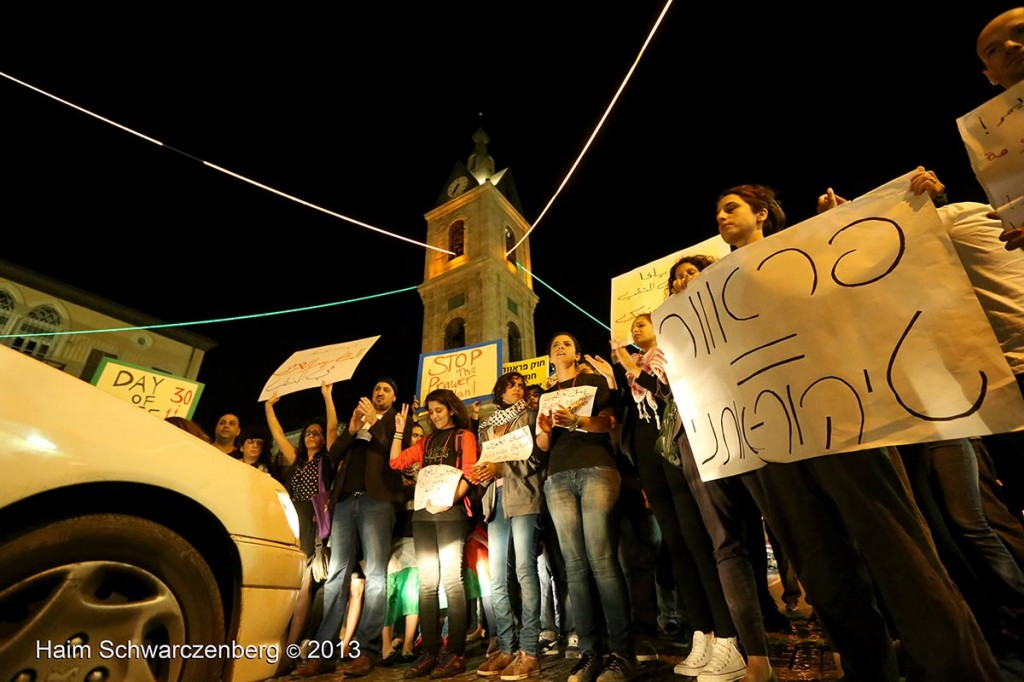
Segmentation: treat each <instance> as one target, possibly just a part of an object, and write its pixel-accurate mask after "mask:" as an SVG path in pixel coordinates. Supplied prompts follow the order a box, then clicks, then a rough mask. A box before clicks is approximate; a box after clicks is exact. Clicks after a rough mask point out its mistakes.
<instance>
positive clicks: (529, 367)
mask: <svg viewBox="0 0 1024 682" xmlns="http://www.w3.org/2000/svg"><path fill="white" fill-rule="evenodd" d="M501 372H502V374H508V373H509V372H519V373H520V374H522V375H523V380H524V383H525V384H526V385H527V386H529V385H531V384H536V385H537V386H543V385H544V382H545V381H546V380H547V378H548V356H546V355H542V356H540V357H538V358H530V359H529V360H519V361H517V362H506V363H505V364H504V365H502V366H501Z"/></svg>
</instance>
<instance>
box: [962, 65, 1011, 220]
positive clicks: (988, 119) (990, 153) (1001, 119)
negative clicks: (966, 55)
mask: <svg viewBox="0 0 1024 682" xmlns="http://www.w3.org/2000/svg"><path fill="white" fill-rule="evenodd" d="M956 124H957V126H958V127H959V128H960V136H961V137H962V138H963V140H964V144H966V145H967V155H968V156H969V157H970V159H971V166H972V167H973V168H974V174H975V175H976V176H977V177H978V182H980V183H981V185H982V187H984V188H985V193H986V194H988V200H989V203H990V204H992V206H994V207H995V208H996V211H997V212H998V213H999V216H1000V217H1001V218H1002V219H1003V221H1004V222H1006V223H1007V224H1009V225H1010V226H1012V227H1021V226H1022V225H1024V81H1021V82H1020V83H1017V84H1016V85H1014V86H1013V87H1012V88H1010V89H1009V90H1006V91H1005V92H1003V93H1002V94H1000V95H997V96H995V97H993V98H992V99H990V100H989V101H988V102H986V103H985V104H983V105H981V106H980V107H978V108H977V109H975V110H974V111H972V112H971V113H969V114H967V115H965V116H961V117H960V118H958V119H957V121H956Z"/></svg>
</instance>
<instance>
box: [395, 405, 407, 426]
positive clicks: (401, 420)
mask: <svg viewBox="0 0 1024 682" xmlns="http://www.w3.org/2000/svg"><path fill="white" fill-rule="evenodd" d="M408 416H409V406H408V405H406V404H405V403H402V409H401V410H399V411H398V412H396V413H395V433H405V422H406V419H407V418H408Z"/></svg>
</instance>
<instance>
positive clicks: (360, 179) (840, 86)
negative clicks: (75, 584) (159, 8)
mask: <svg viewBox="0 0 1024 682" xmlns="http://www.w3.org/2000/svg"><path fill="white" fill-rule="evenodd" d="M896 4H897V3H887V4H882V5H877V6H871V7H869V6H866V5H865V4H863V3H856V4H854V3H843V4H842V5H843V6H842V7H838V6H834V7H826V8H821V9H816V10H815V12H814V14H813V15H809V14H806V13H799V12H797V11H796V10H795V9H786V8H782V7H780V5H782V3H771V5H770V6H768V5H767V4H766V5H763V6H762V8H761V9H757V10H753V11H752V10H745V9H742V8H740V7H738V6H736V5H734V4H732V3H713V4H712V5H713V6H699V7H698V6H697V5H695V4H693V3H683V2H681V1H680V0H677V1H676V2H675V4H674V5H673V6H672V7H671V8H670V10H669V13H668V16H667V17H666V19H665V21H664V22H663V24H662V25H661V27H660V29H659V31H658V33H657V34H656V35H655V37H654V40H653V42H652V44H651V45H650V47H649V48H648V50H647V52H646V53H645V54H644V56H643V58H642V60H641V62H640V64H639V67H638V68H637V70H636V73H635V74H634V76H633V79H632V80H631V82H630V84H629V85H628V86H627V88H626V90H625V92H624V93H623V95H622V96H621V98H620V100H619V102H618V104H617V106H616V108H615V110H614V111H613V112H612V115H611V117H610V118H609V120H608V121H607V122H606V124H605V126H604V128H603V130H602V132H601V133H600V135H599V136H598V138H597V140H596V141H595V143H594V145H593V146H592V147H591V149H590V151H589V152H588V154H587V156H586V157H585V158H584V160H583V163H582V164H581V166H580V167H579V169H578V170H577V172H576V174H575V176H574V177H573V178H572V179H571V180H570V182H569V185H568V186H567V188H566V190H565V191H564V192H563V193H562V194H561V196H560V197H559V199H558V200H557V202H556V203H555V205H554V207H553V208H552V209H551V211H550V212H549V213H548V214H547V215H546V216H545V218H544V219H543V220H542V221H541V223H540V225H539V226H538V228H537V231H536V232H535V233H534V235H533V236H532V237H531V245H532V251H533V267H534V271H535V272H536V274H537V275H538V276H539V277H540V278H541V279H543V280H545V281H546V282H549V283H550V284H551V285H552V286H554V287H555V288H557V289H558V290H560V291H561V292H562V293H564V294H565V295H566V296H568V297H569V298H571V299H573V300H574V301H575V302H576V303H578V304H579V305H580V306H582V307H583V308H585V309H586V310H588V311H589V312H591V313H592V314H594V315H595V316H597V317H598V318H600V319H606V318H607V317H608V302H609V295H610V286H609V282H610V279H611V278H612V277H613V276H615V275H617V274H621V273H622V272H625V271H627V270H630V269H632V268H635V267H637V266H639V265H642V264H643V263H646V262H648V261H650V260H653V259H654V258H657V257H659V256H662V255H664V254H666V253H669V252H671V251H675V250H677V249H680V248H683V247H685V246H688V245H690V244H693V243H695V242H697V241H700V240H702V239H705V238H707V237H709V236H711V235H713V234H715V232H716V228H715V222H714V203H715V199H716V197H717V195H718V193H719V192H721V191H722V190H723V189H725V188H727V187H729V186H730V185H733V184H737V183H741V182H758V183H764V184H768V185H771V186H773V187H775V188H776V189H777V190H779V192H780V195H781V198H782V204H783V207H784V209H785V210H786V212H787V214H788V215H789V218H790V223H791V224H792V223H795V222H799V221H800V220H801V219H804V218H806V217H809V215H810V214H811V212H812V211H813V204H814V199H815V197H816V196H817V195H818V194H819V193H821V192H822V191H824V189H825V188H826V187H827V186H832V187H834V188H835V189H836V191H837V192H838V193H840V194H842V195H844V196H847V197H852V196H856V195H858V194H861V193H863V192H866V191H868V190H870V189H872V188H874V187H876V186H878V185H880V184H882V183H883V182H885V181H887V180H889V179H891V178H893V177H896V176H897V175H901V174H903V173H905V172H907V171H909V170H912V169H913V168H914V167H915V166H916V165H918V164H921V165H924V166H926V167H927V168H930V169H933V170H935V171H936V172H937V173H938V174H939V177H940V178H942V179H943V180H944V181H945V182H946V184H947V186H948V188H949V195H950V199H951V200H953V201H959V200H981V201H983V200H984V195H983V193H982V191H981V188H980V187H979V186H978V184H977V182H976V181H975V180H974V177H973V175H972V173H971V170H970V166H969V163H968V161H967V156H966V153H965V152H964V149H963V145H962V143H961V141H960V138H959V135H958V132H957V129H956V123H955V119H956V118H957V117H958V116H960V115H962V114H964V113H966V112H967V111H969V110H971V109H973V108H974V107H976V106H978V105H980V104H981V103H982V102H984V101H985V100H987V99H989V98H990V97H992V96H994V95H995V94H996V92H997V91H996V89H995V88H992V87H991V86H989V85H988V83H987V81H986V80H985V78H984V76H983V75H982V74H981V68H982V66H981V63H980V62H979V61H978V59H977V57H976V56H975V54H974V42H975V38H976V36H977V33H978V31H979V29H980V28H981V26H983V25H984V24H985V23H986V21H987V20H988V19H990V18H991V17H992V16H994V15H995V14H998V13H999V12H1001V11H1003V10H1005V9H1007V8H1008V7H1010V6H1012V5H1006V4H1001V3H991V4H989V3H969V5H970V6H967V5H968V3H963V4H964V5H965V6H964V7H963V8H960V9H958V10H957V12H958V14H955V15H954V14H952V13H950V12H948V11H943V12H941V14H940V13H939V10H938V9H937V7H936V6H925V7H926V9H927V11H926V12H925V11H921V10H920V9H913V8H910V7H909V6H908V7H906V8H903V7H902V6H901V7H898V8H894V7H893V6H894V5H896ZM347 5H348V4H347V3H346V4H343V5H339V6H337V7H333V8H332V9H333V11H331V12H327V11H325V10H322V9H316V10H314V9H304V8H301V7H291V6H289V8H288V9H287V10H280V9H278V12H277V13H269V12H268V13H263V14H258V13H255V12H254V11H253V10H251V9H248V8H247V9H246V13H245V14H244V15H234V14H232V15H229V16H215V15H212V14H209V13H207V11H206V10H204V12H203V13H202V14H199V13H196V14H194V15H188V16H185V13H184V11H183V10H177V11H179V12H181V14H178V15H175V16H159V17H144V16H133V15H132V16H121V15H113V14H111V15H110V16H103V15H102V14H99V13H97V11H96V10H95V8H90V9H89V12H88V14H83V15H82V16H73V15H68V14H61V16H60V17H59V18H57V17H50V18H48V19H45V20H40V21H38V22H36V23H26V24H25V25H24V26H20V27H19V26H18V25H17V24H11V23H9V24H8V25H7V26H6V27H5V29H6V31H5V32H6V33H7V34H8V35H7V38H8V39H7V41H6V43H5V46H4V48H3V49H2V50H0V71H3V72H4V73H7V74H9V75H11V76H13V77H15V78H18V79H21V80H24V81H27V82H29V83H31V84H33V85H35V86H37V87H39V88H41V89H44V90H47V91H49V92H51V93H53V94H55V95H57V96H59V97H62V98H65V99H67V100H70V101H71V102H74V103H75V104H78V105H80V106H82V107H84V108H87V109H90V110H92V111H95V112H96V113H98V114H101V115H103V116H105V117H107V118H110V119H112V120H114V121H117V122H119V123H121V124H123V125H126V126H128V127H131V128H134V129H136V130H138V131H139V132H142V133H144V134H146V135H148V136H151V137H154V138H156V139H159V140H161V141H163V142H164V143H166V144H168V145H170V146H172V147H175V148H177V149H180V150H182V151H184V152H187V153H188V154H191V155H193V156H195V157H198V158H201V159H205V160H208V161H210V162H212V163H215V164H218V165H221V166H224V167H226V168H228V169H230V170H232V171H235V172H238V173H240V174H243V175H247V176H249V177H251V178H253V179H255V180H257V181H259V182H262V183H265V184H268V185H271V186H273V187H276V188H278V189H280V190H282V191H285V192H289V193H292V194H295V195H297V196H299V197H301V198H303V199H306V200H308V201H310V202H313V203H315V204H319V205H321V206H324V207H326V208H329V209H331V210H334V211H337V212H339V213H342V214H345V215H348V216H351V217H353V218H356V219H359V220H362V221H364V222H367V223H370V224H372V225H375V226H378V227H380V228H383V229H386V230H389V231H394V232H398V233H401V234H404V235H407V236H409V237H411V238H414V239H417V240H423V239H424V238H425V235H426V223H425V221H424V220H423V214H424V213H426V212H427V211H429V210H430V209H431V208H433V207H434V204H435V201H436V199H437V197H438V195H439V193H440V191H441V190H442V188H443V187H444V184H445V180H446V179H447V177H448V173H449V171H450V170H451V168H452V165H453V163H454V162H455V161H456V160H461V161H465V160H466V158H467V157H468V155H469V154H470V153H471V151H472V149H473V142H472V139H471V136H472V135H473V133H474V132H475V131H476V129H477V127H478V122H479V118H478V114H479V113H480V112H483V126H484V128H485V130H486V131H487V133H488V135H489V136H490V138H491V144H490V146H489V151H490V153H491V154H492V156H493V157H494V159H495V162H496V165H497V168H498V169H501V168H506V167H508V168H510V169H511V172H512V174H513V176H514V178H515V182H516V185H517V187H518V190H519V194H520V197H521V199H522V203H523V209H524V217H525V218H526V219H527V220H528V221H530V222H532V221H533V220H534V219H535V218H536V217H537V215H538V214H539V213H540V211H541V209H542V208H543V207H544V204H545V203H546V202H547V201H548V199H549V198H550V196H551V195H552V194H553V193H554V191H555V189H556V188H557V187H558V184H559V183H560V182H561V180H562V178H563V177H564V175H565V173H566V172H567V170H568V168H569V167H570V165H571V164H572V162H573V161H574V160H575V158H576V156H577V155H578V154H579V152H580V150H581V149H582V147H583V145H584V143H585V142H586V140H587V138H588V137H589V136H590V134H591V132H592V130H593V128H594V126H595V125H596V123H597V121H598V120H599V118H600V116H601V114H602V113H603V112H604V109H605V107H606V106H607V105H608V103H609V101H610V100H611V97H612V95H613V94H614V93H615V91H616V89H617V88H618V87H619V85H620V83H621V81H622V79H623V77H624V76H625V74H626V72H627V70H628V69H629V66H630V65H631V64H632V62H633V60H634V59H635V57H636V55H637V52H638V51H639V49H640V46H641V45H642V44H643V41H644V39H645V38H646V36H647V33H648V32H649V30H650V28H651V26H652V25H653V23H654V21H655V19H656V17H657V16H658V14H659V12H660V11H661V8H662V4H661V3H649V2H629V3H616V4H615V5H613V6H610V7H601V6H597V4H596V3H582V2H573V3H559V4H555V3H537V2H516V3H504V4H502V3H495V4H485V3H444V4H442V3H419V4H417V5H416V6H415V8H414V9H411V10H410V9H408V8H406V7H405V6H404V5H394V6H391V5H382V4H378V5H377V7H376V9H367V8H363V7H360V8H359V9H358V11H356V10H355V9H353V8H352V7H349V6H347ZM428 5H433V6H428ZM883 8H884V9H883ZM54 21H58V22H59V24H60V28H61V29H62V30H54V26H53V22H54ZM125 22H127V25H128V26H129V27H134V29H133V30H129V29H127V28H125ZM0 107H2V109H0V110H2V112H3V114H2V120H3V122H4V125H3V126H2V132H0V136H2V137H0V139H2V140H3V145H2V148H0V149H2V158H3V162H4V164H5V165H6V167H7V173H5V175H6V177H7V180H6V181H5V183H4V191H3V193H2V195H0V196H2V197H3V226H4V230H3V231H4V233H5V235H6V236H7V237H8V239H7V240H6V242H5V244H6V248H5V249H4V253H3V257H4V258H6V259H8V260H11V261H14V262H16V263H19V264H21V265H24V266H27V267H30V268H32V269H35V270H37V271H38V272H40V273H43V274H46V275H50V276H52V277H55V278H57V279H60V280H62V281H64V282H66V283H68V284H72V285H75V286H79V287H82V288H84V289H87V290H89V291H92V292H94V293H96V294H99V295H102V296H105V297H107V298H110V299H112V300H115V301H118V302H121V303H123V304H125V305H128V306H131V307H133V308H136V309H138V310H140V311H142V312H145V313H147V314H150V315H153V316H155V317H158V318H161V319H164V320H166V321H169V322H174V321H184V320H196V319H204V318H213V317H225V316H231V315H241V314H250V313H257V312H263V311H273V310H280V309H286V308H293V307H299V306H306V305H314V304H319V303H327V302H331V301H339V300H344V299H348V298H353V297H358V296H367V295H371V294H375V293H379V292H384V291H389V290H393V289H399V288H404V287H408V286H414V285H417V284H419V283H420V281H421V280H422V277H423V258H424V254H423V251H422V249H421V248H419V247H416V246H413V245H410V244H407V243H404V242H399V241H396V240H393V239H390V238H387V237H384V236H381V235H378V234H375V233H372V232H369V231H366V230H364V229H363V228H359V227H356V226H354V225H351V224H350V223H346V222H342V221H339V220H337V219H335V218H331V217H328V216H325V215H322V214H320V213H317V212H314V211H312V210H310V209H308V208H304V207H302V206H299V205H297V204H294V203H292V202H289V201H287V200H284V199H281V198H279V197H276V196H274V195H271V194H269V193H266V192H264V191H262V190H259V189H256V188H253V187H250V186H248V185H245V184H243V183H241V182H239V181H237V180H234V179H232V178H229V177H227V176H224V175H222V174H220V173H217V172H216V171H213V170H210V169H208V168H205V167H204V166H202V165H200V164H199V163H197V162H196V161H194V160H191V159H188V158H185V157H184V156H181V155H179V154H175V153H174V152H172V151H169V150H167V149H161V148H159V147H157V146H154V145H152V144H150V143H148V142H145V141H143V140H140V139H138V138H136V137H134V136H132V135H129V134H128V133H125V132H123V131H121V130H117V129H115V128H113V127H111V126H109V125H106V124H104V123H101V122H99V121H97V120H95V119H93V118H90V117H88V116H86V115H83V114H81V113H79V112H77V111H75V110H73V109H71V108H69V107H67V106H65V105H62V104H59V103H57V102H54V101H53V100H50V99H48V98H46V97H43V96H41V95H39V94H37V93H34V92H32V91H30V90H28V89H26V88H24V87H22V86H20V85H17V84H14V83H11V82H10V81H7V80H5V79H0ZM536 292H537V293H538V295H539V296H540V303H539V305H538V308H537V315H536V325H537V339H538V349H540V348H541V347H543V346H544V345H545V344H546V340H547V338H548V337H549V336H550V335H551V333H553V332H554V331H556V330H559V329H562V328H565V329H567V330H568V331H571V332H573V333H575V334H576V335H577V336H579V337H580V338H581V341H582V342H583V346H584V350H585V351H587V352H591V353H595V352H596V353H598V354H602V355H605V354H606V352H607V332H606V331H605V330H604V329H602V328H601V327H600V326H598V325H597V324H595V323H594V322H593V321H591V320H589V319H588V318H586V317H585V316H583V315H582V314H580V313H578V312H576V311H575V310H574V309H572V308H571V307H570V306H568V305H567V304H565V303H564V302H562V301H561V300H559V299H558V298H557V297H555V296H554V295H553V294H551V293H550V292H549V291H548V290H546V289H545V288H544V287H543V286H541V285H537V286H536ZM421 325H422V305H421V303H420V299H419V296H418V294H416V293H415V292H410V293H405V294H399V295H395V296H390V297H386V298H381V299H377V300H375V301H372V302H365V303H358V304H351V305H345V306H339V307H336V308H329V309H327V310H325V311H321V312H316V313H303V314H296V315H290V316H282V317H274V318H266V319H261V320H256V321H244V322H236V323H225V324H214V325H206V326H196V327H191V329H192V330H193V331H195V332H198V333H201V334H203V335H205V336H208V337H210V338H212V339H214V340H215V341H216V342H217V344H218V346H217V347H216V348H215V349H213V350H212V351H210V352H209V353H208V354H207V356H206V360H205V361H204V364H203V368H202V370H201V372H200V376H199V379H200V380H201V381H204V382H205V383H206V384H207V387H206V393H205V394H204V396H203V399H202V402H201V404H200V406H199V410H198V412H197V415H196V416H197V419H198V421H199V422H200V423H201V424H203V425H204V426H205V427H207V428H209V427H211V426H212V422H213V421H214V420H216V418H217V416H218V415H219V414H220V413H221V412H223V411H234V412H237V413H238V414H240V415H241V416H242V417H243V421H245V420H252V419H255V418H259V419H262V409H261V407H260V406H259V405H258V404H257V403H256V402H255V399H256V397H257V395H258V393H259V390H260V388H261V387H262V385H263V383H264V382H265V381H266V378H267V377H268V376H269V374H270V372H272V371H273V370H274V369H275V368H276V367H277V366H278V365H279V364H280V363H281V362H283V361H284V359H285V358H287V356H288V355H290V354H291V353H292V352H293V351H295V350H299V349H302V348H309V347H314V346H318V345H324V344H328V343H336V342H340V341H347V340H352V339H357V338H362V337H365V336H370V335H375V334H380V335H382V338H381V340H380V341H379V342H378V343H377V345H376V346H375V347H374V348H373V349H372V351H371V352H370V354H369V355H368V356H367V357H366V359H365V360H364V361H363V363H362V365H361V367H360V369H359V371H358V372H357V373H356V376H355V378H354V380H353V381H351V382H347V383H346V384H345V385H339V386H338V387H337V388H336V390H335V396H336V399H337V404H338V406H339V414H340V415H341V418H342V419H344V418H346V417H347V416H348V414H349V410H350V409H351V406H352V405H353V404H354V401H355V398H356V396H358V395H361V394H366V393H367V391H368V390H369V388H370V386H371V385H372V383H373V381H374V380H375V378H376V377H377V376H378V375H380V374H382V373H387V374H391V375H393V376H394V377H395V378H396V379H397V380H398V383H399V387H400V390H401V394H402V395H403V396H411V394H412V390H413V382H414V376H415V369H416V363H417V356H418V353H419V339H420V334H421ZM321 407H322V403H321V402H320V397H319V395H318V394H316V393H315V392H305V393H301V394H295V395H292V396H287V397H286V398H284V399H283V400H282V402H281V404H280V411H279V413H280V414H281V416H282V421H283V422H284V425H285V427H286V428H297V427H298V426H299V423H300V421H301V420H302V419H303V418H305V417H307V416H311V415H312V414H314V413H315V412H317V411H319V410H320V409H321Z"/></svg>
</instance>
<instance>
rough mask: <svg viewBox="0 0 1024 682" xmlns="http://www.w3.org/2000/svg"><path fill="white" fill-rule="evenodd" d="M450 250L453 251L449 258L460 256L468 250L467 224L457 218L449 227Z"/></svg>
mask: <svg viewBox="0 0 1024 682" xmlns="http://www.w3.org/2000/svg"><path fill="white" fill-rule="evenodd" d="M448 250H449V251H451V253H450V254H448V260H453V259H455V258H458V257H459V256H461V255H462V254H463V253H465V252H466V224H465V223H464V222H463V221H461V220H456V221H455V222H454V223H452V226H451V227H449V228H448Z"/></svg>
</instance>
